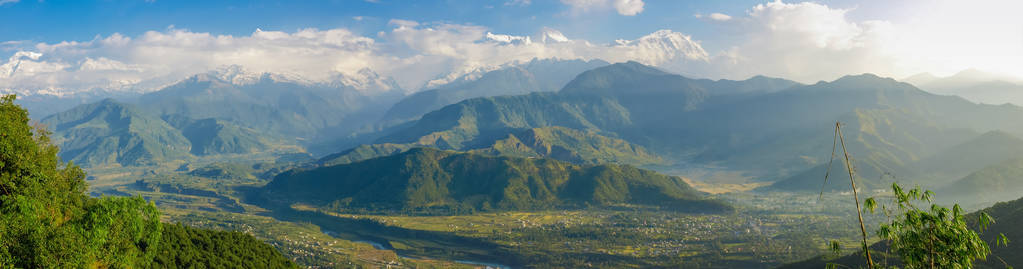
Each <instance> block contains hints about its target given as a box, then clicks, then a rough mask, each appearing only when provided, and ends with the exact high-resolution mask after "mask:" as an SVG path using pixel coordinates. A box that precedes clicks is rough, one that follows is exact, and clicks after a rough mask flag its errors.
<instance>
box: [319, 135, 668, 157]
mask: <svg viewBox="0 0 1023 269" xmlns="http://www.w3.org/2000/svg"><path fill="white" fill-rule="evenodd" d="M423 146H438V145H436V144H432V145H423V144H415V143H407V144H391V143H384V144H370V145H360V146H358V147H355V148H353V149H350V150H346V151H344V152H341V153H338V154H332V155H329V156H327V157H324V158H322V159H320V164H325V165H335V164H343V163H351V162H355V161H361V160H366V159H371V158H376V157H381V156H387V155H391V154H396V153H399V152H404V151H406V150H408V149H411V148H414V147H423ZM467 152H470V153H476V154H484V155H491V156H513V157H529V158H552V159H556V160H561V161H566V162H571V163H576V164H604V163H616V164H629V165H637V166H641V165H649V164H661V163H665V162H666V161H665V160H664V158H661V157H660V156H657V155H655V154H653V153H650V152H649V151H648V150H646V149H645V148H643V147H641V146H637V145H634V144H631V143H629V142H626V141H625V140H621V139H617V138H612V137H607V136H603V135H600V134H598V133H596V132H594V131H579V130H574V129H569V128H565V127H557V126H553V127H540V128H531V129H526V130H523V131H520V132H517V133H513V134H508V137H507V138H504V139H501V140H497V141H494V143H493V144H491V145H487V146H485V147H482V148H473V149H468V150H467Z"/></svg>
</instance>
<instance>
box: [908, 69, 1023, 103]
mask: <svg viewBox="0 0 1023 269" xmlns="http://www.w3.org/2000/svg"><path fill="white" fill-rule="evenodd" d="M904 80H905V81H907V82H909V83H913V85H916V86H918V87H920V88H921V89H924V90H927V91H930V92H934V93H937V94H949V95H957V96H962V97H963V98H966V99H968V100H970V101H973V102H978V103H985V104H995V105H1000V104H1005V103H1012V104H1014V105H1017V106H1023V79H1020V78H1016V77H1011V76H1007V75H1001V74H994V73H988V72H984V71H980V70H977V69H966V70H963V71H960V72H958V73H956V74H953V75H951V76H947V77H937V76H934V75H931V74H929V73H922V74H917V75H914V76H911V77H908V78H905V79H904Z"/></svg>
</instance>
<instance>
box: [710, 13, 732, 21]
mask: <svg viewBox="0 0 1023 269" xmlns="http://www.w3.org/2000/svg"><path fill="white" fill-rule="evenodd" d="M707 18H710V19H711V20H715V21H727V20H731V19H732V16H728V15H725V14H721V13H716V12H715V13H711V14H710V15H708V16H707Z"/></svg>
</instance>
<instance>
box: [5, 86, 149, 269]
mask: <svg viewBox="0 0 1023 269" xmlns="http://www.w3.org/2000/svg"><path fill="white" fill-rule="evenodd" d="M14 99H15V96H14V95H8V96H3V97H0V268H7V267H17V268H83V267H90V268H106V267H111V268H134V267H140V266H142V265H145V264H148V263H149V262H150V261H151V260H152V258H153V256H154V255H155V248H156V247H157V243H158V242H159V240H160V229H161V225H160V222H159V211H157V209H156V206H155V205H153V204H152V203H148V202H146V201H145V200H143V199H142V198H141V197H103V198H98V199H97V198H90V197H88V196H87V195H86V194H85V190H86V183H85V172H84V171H82V169H80V168H79V167H77V166H75V165H74V164H70V163H63V162H61V161H60V158H58V157H57V152H58V148H57V147H56V146H54V145H52V144H51V142H50V139H49V136H48V135H49V134H48V133H47V131H46V130H45V129H44V128H42V127H40V126H35V127H33V126H30V124H29V117H28V112H26V111H25V110H24V109H23V108H21V107H20V106H18V105H16V104H14Z"/></svg>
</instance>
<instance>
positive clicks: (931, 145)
mask: <svg viewBox="0 0 1023 269" xmlns="http://www.w3.org/2000/svg"><path fill="white" fill-rule="evenodd" d="M735 89H759V90H741V91H740V90H735ZM1020 116H1023V110H1021V109H1020V108H1018V107H1015V106H994V105H983V104H975V103H972V102H969V101H967V100H964V99H962V98H959V97H954V96H941V95H935V94H931V93H928V92H925V91H922V90H920V89H918V88H916V87H914V86H913V85H910V84H907V83H902V82H898V81H896V80H893V79H890V78H881V77H877V76H875V75H870V74H864V75H857V76H846V77H843V78H840V79H838V80H835V81H832V82H820V83H817V84H813V85H800V84H798V83H794V82H787V81H784V80H779V79H770V78H764V77H755V78H752V79H749V80H745V81H722V80H719V81H712V80H698V79H688V78H685V77H682V76H679V75H674V74H669V73H665V72H663V71H660V70H657V69H655V68H651V67H647V66H644V65H642V64H638V63H635V62H629V63H619V64H614V65H610V66H607V67H601V68H597V69H594V70H590V71H587V72H584V73H583V74H580V75H579V76H578V77H576V78H575V79H574V80H573V81H571V82H569V83H568V84H567V85H566V86H565V87H564V88H563V89H562V90H560V91H558V92H552V93H531V94H526V95H518V96H497V97H486V98H474V99H468V100H465V101H462V102H459V103H456V104H453V105H449V106H446V107H444V108H441V109H439V110H436V111H433V112H430V113H427V114H426V115H424V116H423V117H422V118H421V119H420V120H418V121H415V122H413V123H411V124H409V125H408V126H407V127H405V128H403V129H401V130H398V131H394V132H391V133H389V134H387V135H385V136H382V137H381V138H379V139H377V140H376V141H375V143H377V144H416V145H426V146H433V147H438V148H444V149H454V150H471V149H474V148H486V147H489V146H490V145H493V144H494V143H495V142H496V141H498V140H501V139H504V138H506V137H508V135H509V134H514V133H517V132H521V131H523V130H527V129H532V128H542V127H550V126H561V127H566V128H570V129H575V130H582V131H588V132H594V133H600V134H602V135H605V136H610V137H617V138H619V139H622V140H623V141H626V142H629V143H631V144H635V145H638V146H641V147H644V148H647V149H652V151H651V152H652V153H653V154H656V155H659V156H663V157H665V158H668V159H670V160H672V161H676V162H678V161H681V162H690V163H703V164H716V165H724V166H725V167H728V168H731V169H735V170H740V171H748V172H750V173H753V174H754V175H757V176H758V177H759V178H763V179H765V180H778V181H781V182H779V184H778V187H784V188H783V189H788V190H794V189H792V188H797V189H803V190H810V189H816V188H819V186H820V184H819V182H820V180H822V177H823V170H824V169H823V165H824V163H825V162H826V161H827V159H826V158H827V154H828V152H829V151H830V146H831V142H832V141H831V140H832V136H833V128H834V122H835V121H836V120H837V121H841V122H843V123H844V124H845V127H844V128H843V130H844V135H845V137H846V138H847V141H846V142H847V146H848V147H849V149H850V152H851V153H852V156H854V158H856V161H855V162H854V163H855V164H856V165H857V170H858V171H857V172H858V174H859V176H860V177H861V178H863V179H864V180H865V181H867V183H866V184H865V185H871V184H872V183H877V184H873V185H874V186H878V187H883V186H885V184H883V182H880V181H879V180H878V179H879V178H880V177H881V176H882V175H885V174H894V175H896V178H898V179H900V180H902V179H906V180H911V179H913V180H915V179H916V178H914V177H915V176H916V173H914V170H915V169H912V167H910V166H912V165H914V164H915V163H916V162H918V161H919V160H921V159H923V158H927V157H930V156H932V155H934V154H937V153H939V152H941V151H942V150H944V149H947V148H950V147H952V146H955V145H958V144H961V143H964V142H966V141H968V140H970V139H973V138H975V137H977V136H979V135H981V134H982V133H985V132H988V131H993V130H1003V131H1005V132H1008V133H1012V134H1020V133H1023V125H1021V124H1020V123H1018V122H1016V121H1013V120H1012V119H1014V118H1019V117H1020ZM815 171H816V172H815ZM961 173H968V171H967V172H961ZM810 182H813V184H808V183H810ZM836 188H840V186H836Z"/></svg>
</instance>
